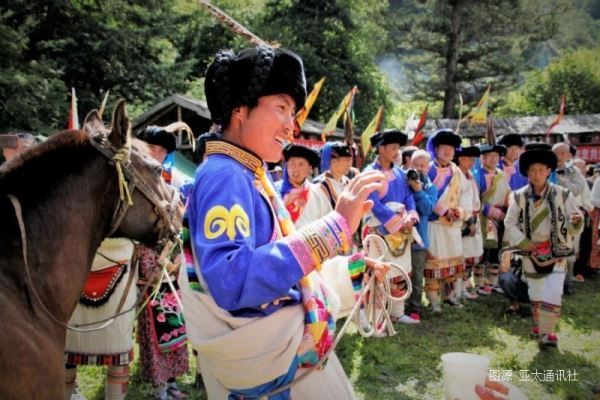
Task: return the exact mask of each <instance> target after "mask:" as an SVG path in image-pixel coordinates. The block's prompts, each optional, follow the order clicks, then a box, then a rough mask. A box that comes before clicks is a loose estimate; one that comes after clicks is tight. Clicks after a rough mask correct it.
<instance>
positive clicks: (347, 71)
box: [254, 0, 389, 127]
mask: <svg viewBox="0 0 600 400" xmlns="http://www.w3.org/2000/svg"><path fill="white" fill-rule="evenodd" d="M380 3H381V2H377V1H373V0H369V1H364V2H353V1H350V0H348V1H342V0H290V1H287V2H281V1H269V2H267V4H266V10H265V16H264V18H263V19H262V20H261V21H260V24H259V25H257V26H255V27H254V30H255V33H257V34H259V36H260V37H262V38H263V39H264V40H267V41H273V40H275V41H277V42H279V43H281V44H282V45H283V46H285V47H287V48H290V49H291V50H293V51H295V52H297V53H298V54H299V55H300V56H301V57H302V59H303V61H304V66H305V70H306V75H307V82H308V83H307V84H308V89H309V90H310V89H311V87H312V85H313V84H314V83H315V82H317V81H318V80H319V79H321V77H323V76H324V77H325V78H326V80H325V84H324V85H323V89H322V90H321V93H320V95H319V99H318V100H317V102H316V103H315V106H314V107H313V109H312V110H311V118H314V119H317V120H321V121H326V120H327V119H328V118H329V117H330V116H331V114H332V113H333V111H334V110H335V109H336V108H337V106H338V104H339V103H340V101H341V100H342V98H343V97H344V96H345V95H346V93H347V92H348V91H349V90H350V89H351V88H352V87H353V86H354V85H358V90H359V93H358V94H357V95H356V97H355V103H354V110H355V115H356V121H355V126H358V127H364V126H366V124H368V122H369V121H370V120H371V118H373V115H375V112H376V111H377V109H378V107H379V106H380V105H381V104H386V105H388V104H389V100H388V91H387V89H386V85H385V81H384V79H383V75H382V74H381V72H380V71H379V70H378V68H377V65H376V63H375V55H376V54H377V51H378V49H380V48H381V44H383V43H385V35H386V33H385V31H384V30H383V29H382V28H381V27H380V26H378V24H377V21H379V20H381V19H382V18H383V17H384V14H383V12H384V11H385V7H384V6H382V5H381V4H380Z"/></svg>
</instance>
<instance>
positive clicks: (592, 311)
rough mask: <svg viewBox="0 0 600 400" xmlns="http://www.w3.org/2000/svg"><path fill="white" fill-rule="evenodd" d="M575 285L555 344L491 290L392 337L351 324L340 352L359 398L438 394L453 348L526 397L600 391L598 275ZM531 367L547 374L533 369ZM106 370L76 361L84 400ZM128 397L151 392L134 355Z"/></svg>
mask: <svg viewBox="0 0 600 400" xmlns="http://www.w3.org/2000/svg"><path fill="white" fill-rule="evenodd" d="M576 285H577V286H576V288H577V292H576V293H575V294H574V295H572V296H566V297H565V298H564V304H563V306H564V307H563V316H562V318H561V320H560V322H559V336H560V344H559V347H558V348H557V349H552V348H551V349H545V350H540V349H539V348H538V346H537V344H536V342H535V341H534V340H533V339H532V338H530V337H529V328H530V326H531V317H530V316H525V315H516V316H509V315H505V314H504V313H503V310H504V308H505V307H506V305H507V302H506V300H505V299H504V298H503V297H502V296H500V295H492V296H490V297H488V298H483V299H480V300H476V301H475V302H470V303H468V304H467V305H466V307H465V308H463V309H460V310H456V309H452V310H448V312H445V313H444V314H442V315H437V314H436V315H434V314H432V313H431V312H429V311H427V310H426V311H425V314H424V315H423V320H422V322H421V324H420V325H412V326H397V330H398V335H396V336H394V337H389V338H383V339H364V338H362V337H361V336H360V335H358V334H357V333H356V332H350V333H348V334H346V336H345V337H344V339H343V340H342V342H341V344H340V346H339V348H338V350H337V353H338V355H339V357H340V359H341V361H342V363H343V365H344V368H345V370H346V372H347V373H348V375H349V376H350V379H351V380H352V382H353V384H354V387H355V389H356V391H357V392H358V394H359V396H361V397H363V398H364V399H440V398H442V372H441V361H440V356H441V354H443V353H447V352H453V351H466V352H472V353H478V354H483V355H488V356H490V357H491V370H493V371H498V372H499V373H500V372H501V373H504V374H506V373H507V372H506V371H512V380H511V383H512V384H514V385H515V386H517V387H519V388H521V389H522V390H523V391H524V392H525V393H526V394H527V395H528V396H529V399H531V400H536V399H539V400H550V399H568V400H571V399H573V400H574V399H577V400H579V399H600V394H594V393H593V389H594V388H595V387H596V388H598V387H600V279H596V280H588V281H586V282H585V283H582V284H576ZM338 326H340V324H339V323H338ZM536 370H537V372H540V373H541V372H544V374H543V375H541V374H540V375H534V374H533V373H534V372H536ZM561 370H562V371H564V374H565V377H566V376H567V374H568V371H570V373H571V380H570V381H567V380H566V379H565V380H559V379H558V375H559V374H561V372H560V371H561ZM193 371H195V369H194V367H193V366H192V368H191V369H190V373H189V374H188V375H185V376H183V377H181V379H179V383H180V388H181V389H182V390H184V391H186V392H187V393H189V394H190V399H205V398H206V395H205V393H204V392H202V391H200V392H198V391H195V390H194V389H193V382H194V376H193ZM523 371H527V375H529V380H530V381H526V380H524V379H523V377H524V374H525V372H523ZM574 373H575V374H576V376H573V374H574ZM552 375H554V376H552ZM534 377H536V378H538V377H543V378H545V380H546V381H540V379H535V381H533V380H534V379H533V378H534ZM103 378H104V370H103V369H102V368H94V367H89V368H88V367H85V368H80V372H79V374H78V380H79V384H80V386H81V388H82V391H83V392H84V394H85V395H86V398H87V399H88V400H91V399H95V400H100V399H103V398H104V394H103V393H104V390H103ZM575 379H576V380H575ZM594 396H595V397H594ZM127 398H128V399H134V400H137V399H151V398H152V388H151V386H150V385H149V384H147V383H142V382H140V379H139V375H138V373H137V363H134V364H133V377H132V382H131V384H130V390H129V394H128V396H127Z"/></svg>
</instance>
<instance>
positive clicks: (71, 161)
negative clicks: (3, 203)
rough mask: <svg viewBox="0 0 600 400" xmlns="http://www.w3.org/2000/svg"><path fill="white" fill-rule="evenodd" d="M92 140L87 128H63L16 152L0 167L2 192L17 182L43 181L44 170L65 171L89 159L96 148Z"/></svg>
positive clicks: (17, 183) (64, 172) (23, 183)
mask: <svg viewBox="0 0 600 400" xmlns="http://www.w3.org/2000/svg"><path fill="white" fill-rule="evenodd" d="M89 140H90V138H89V135H88V134H87V133H86V132H85V131H81V130H71V131H63V132H59V133H57V134H55V135H53V136H51V137H50V138H49V139H48V140H46V141H45V142H43V143H40V144H38V145H36V146H34V147H32V148H31V149H29V150H28V151H26V152H24V153H21V154H19V155H17V156H16V157H15V158H14V159H12V160H10V161H9V162H7V163H5V164H4V165H2V167H0V193H9V192H10V191H12V190H14V189H15V186H17V185H18V186H19V187H22V185H28V184H32V183H33V182H32V179H34V178H35V181H36V182H37V183H41V182H44V180H45V179H44V178H45V174H47V173H49V172H50V171H59V172H60V173H62V174H66V173H67V172H68V171H69V170H72V169H73V168H76V164H78V163H81V162H84V161H85V159H86V158H87V159H88V160H89V157H90V153H91V152H92V151H95V150H94V149H93V148H92V146H91V145H90V143H89ZM53 174H56V172H53ZM56 179H60V177H57V176H53V177H52V178H51V179H49V180H52V181H55V180H56ZM44 183H45V182H44Z"/></svg>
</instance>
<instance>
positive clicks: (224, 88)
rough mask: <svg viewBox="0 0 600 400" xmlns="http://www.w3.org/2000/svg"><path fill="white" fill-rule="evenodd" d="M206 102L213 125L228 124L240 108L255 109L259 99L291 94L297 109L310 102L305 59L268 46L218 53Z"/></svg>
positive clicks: (208, 79) (207, 82) (209, 77)
mask: <svg viewBox="0 0 600 400" xmlns="http://www.w3.org/2000/svg"><path fill="white" fill-rule="evenodd" d="M204 90H205V93H206V102H207V104H208V109H209V110H210V115H211V118H212V120H213V122H216V123H218V124H227V123H228V122H229V118H230V117H231V112H232V110H233V109H234V108H236V107H239V106H253V105H255V104H256V102H257V101H258V98H259V97H262V96H269V95H275V94H287V95H289V96H290V97H291V98H292V99H293V100H294V103H295V106H296V109H300V108H301V107H302V106H304V102H305V100H306V78H305V76H304V66H303V64H302V59H301V58H300V57H299V56H298V55H296V54H295V53H293V52H291V51H289V50H287V49H284V48H276V49H273V48H271V47H268V46H257V47H254V48H247V49H244V50H242V51H240V52H239V53H238V54H234V53H233V52H232V51H230V50H224V51H220V52H219V53H217V55H216V57H215V60H214V62H213V63H212V64H211V65H210V66H209V67H208V70H207V72H206V78H205V83H204Z"/></svg>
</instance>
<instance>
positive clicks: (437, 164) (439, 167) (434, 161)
mask: <svg viewBox="0 0 600 400" xmlns="http://www.w3.org/2000/svg"><path fill="white" fill-rule="evenodd" d="M433 165H435V166H436V167H437V168H438V169H442V168H450V166H451V165H452V161H451V162H449V163H448V164H446V165H442V163H441V162H439V160H438V159H437V158H436V159H435V160H433Z"/></svg>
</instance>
